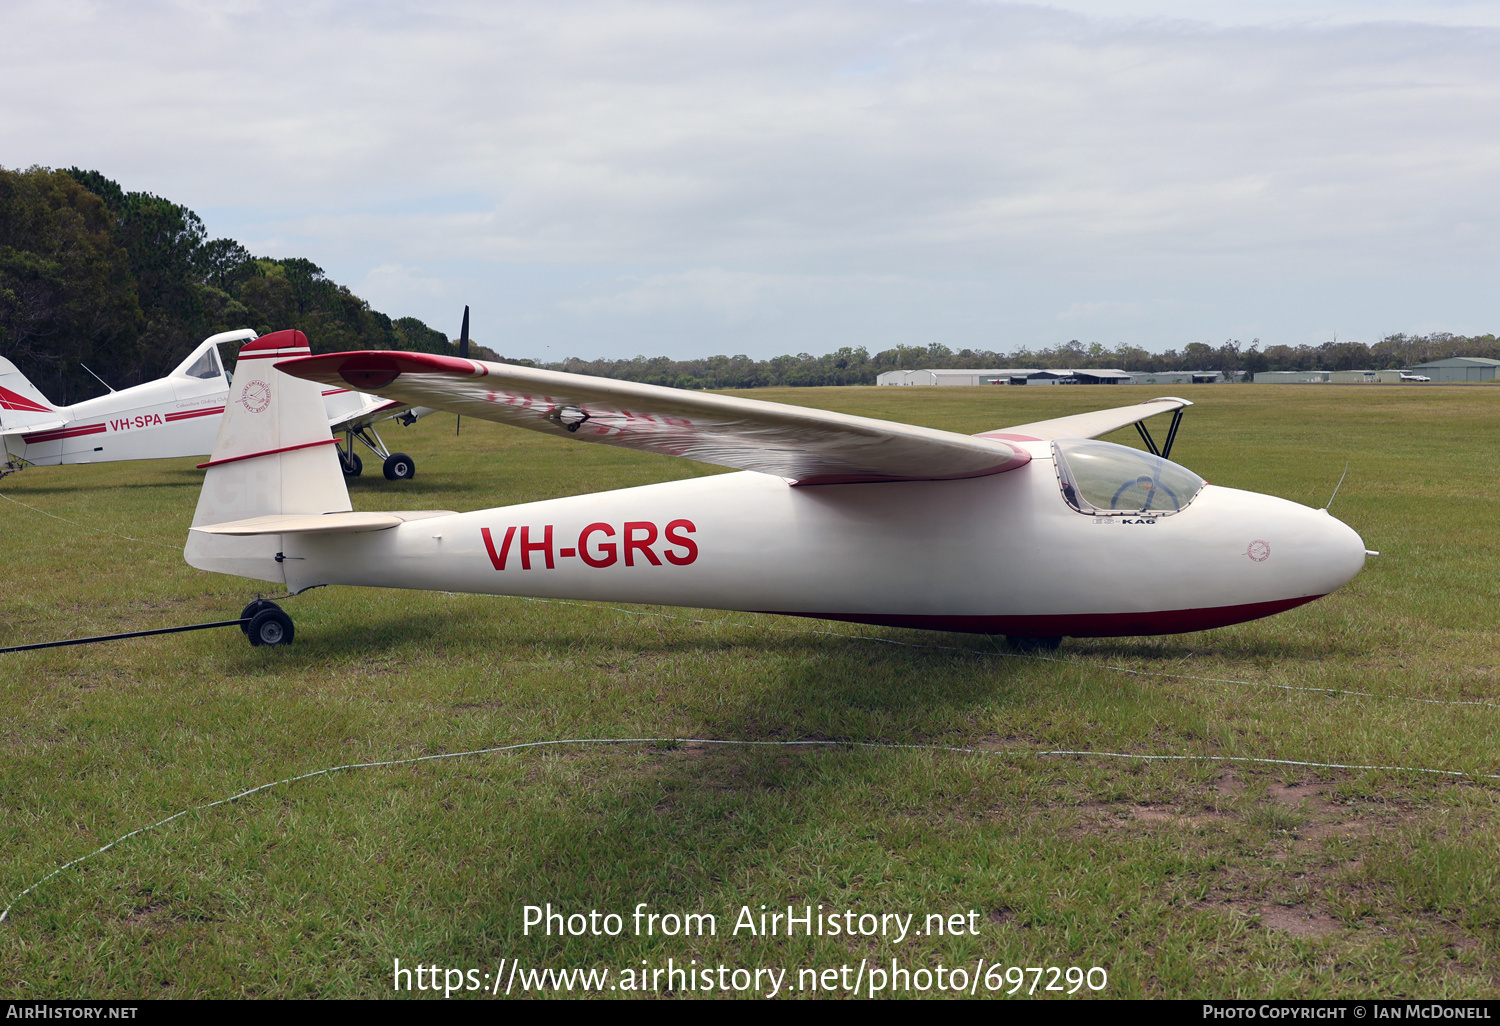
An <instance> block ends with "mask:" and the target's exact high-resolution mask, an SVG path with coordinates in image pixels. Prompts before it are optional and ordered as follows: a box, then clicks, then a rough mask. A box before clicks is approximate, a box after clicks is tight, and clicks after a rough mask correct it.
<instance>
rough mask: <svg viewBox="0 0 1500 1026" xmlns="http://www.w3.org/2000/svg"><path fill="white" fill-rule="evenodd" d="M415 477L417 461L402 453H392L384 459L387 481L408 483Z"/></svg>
mask: <svg viewBox="0 0 1500 1026" xmlns="http://www.w3.org/2000/svg"><path fill="white" fill-rule="evenodd" d="M416 476H417V461H416V460H414V459H412V458H411V457H410V456H408V455H406V453H404V452H393V453H391V454H390V455H389V456H387V457H386V459H385V479H386V480H387V481H410V480H411V479H412V478H414V477H416Z"/></svg>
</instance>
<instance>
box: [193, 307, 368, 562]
mask: <svg viewBox="0 0 1500 1026" xmlns="http://www.w3.org/2000/svg"><path fill="white" fill-rule="evenodd" d="M308 353H309V349H308V345H307V336H306V335H304V334H302V332H300V331H277V332H273V333H272V334H269V335H262V336H261V337H260V338H258V339H256V340H255V341H253V342H251V343H249V344H248V345H246V346H245V347H244V348H243V349H241V350H240V355H239V362H238V364H237V366H236V368H235V375H234V384H233V385H232V386H231V387H230V390H229V398H228V401H227V402H226V404H225V407H224V419H223V420H222V421H221V422H220V423H219V434H218V437H217V438H216V439H215V440H214V448H213V455H212V456H210V457H209V460H208V462H207V463H203V464H200V466H201V467H204V468H206V469H207V471H208V472H207V473H206V474H205V475H204V477H203V491H202V492H201V493H200V494H199V496H198V509H197V511H196V512H195V513H194V514H193V526H194V527H202V526H205V525H209V524H222V523H226V522H228V521H234V520H246V519H249V518H251V517H259V516H266V515H268V514H280V513H342V512H347V511H349V510H350V509H351V506H350V504H349V490H348V489H347V488H346V487H345V486H344V475H343V471H342V470H341V469H340V467H339V462H338V455H337V453H336V451H335V448H334V440H333V434H332V433H331V432H330V431H329V429H328V418H327V415H326V414H325V412H324V410H323V395H322V389H321V388H320V387H319V386H318V385H317V384H316V383H315V382H312V381H306V380H303V379H300V378H293V377H291V376H289V375H287V374H284V373H282V372H281V371H279V370H277V369H276V368H275V367H274V363H275V361H277V360H284V359H287V358H288V357H293V356H306V355H308ZM183 556H184V558H185V559H186V560H187V561H188V563H189V564H190V565H191V566H195V567H197V568H198V569H200V570H212V571H215V572H217V573H224V574H235V575H237V576H240V577H252V578H255V579H256V580H262V581H274V582H277V583H284V582H285V580H286V575H285V573H284V572H283V569H282V563H281V559H280V556H281V536H280V535H259V536H253V537H233V536H227V535H210V534H205V533H203V532H200V531H190V532H189V533H188V542H187V547H186V549H185V550H184V551H183Z"/></svg>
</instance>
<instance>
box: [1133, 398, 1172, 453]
mask: <svg viewBox="0 0 1500 1026" xmlns="http://www.w3.org/2000/svg"><path fill="white" fill-rule="evenodd" d="M1182 410H1183V407H1180V406H1179V407H1178V408H1177V409H1175V410H1173V411H1172V426H1171V427H1169V428H1167V443H1166V444H1165V445H1163V446H1162V447H1161V451H1160V452H1158V451H1157V449H1156V439H1154V438H1152V437H1151V432H1150V430H1149V429H1148V428H1147V427H1146V422H1145V421H1144V420H1138V421H1136V422H1135V429H1136V430H1137V431H1139V432H1140V433H1141V441H1143V442H1145V443H1146V450H1147V451H1148V452H1150V453H1151V455H1153V456H1160V457H1161V458H1162V459H1164V460H1169V459H1171V458H1172V443H1173V442H1175V441H1176V440H1177V425H1178V424H1181V423H1182Z"/></svg>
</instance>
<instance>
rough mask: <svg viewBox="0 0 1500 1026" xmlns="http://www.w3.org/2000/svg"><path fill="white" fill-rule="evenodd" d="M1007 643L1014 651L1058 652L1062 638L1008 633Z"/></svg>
mask: <svg viewBox="0 0 1500 1026" xmlns="http://www.w3.org/2000/svg"><path fill="white" fill-rule="evenodd" d="M1005 643H1006V644H1007V645H1009V646H1010V650H1011V651H1012V652H1056V651H1057V648H1058V646H1059V645H1061V644H1062V638H1020V637H1016V636H1015V635H1007V636H1006V639H1005Z"/></svg>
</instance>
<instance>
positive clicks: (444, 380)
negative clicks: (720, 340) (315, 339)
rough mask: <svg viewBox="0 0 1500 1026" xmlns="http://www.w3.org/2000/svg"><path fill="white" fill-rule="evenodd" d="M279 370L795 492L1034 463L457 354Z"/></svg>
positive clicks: (918, 433)
mask: <svg viewBox="0 0 1500 1026" xmlns="http://www.w3.org/2000/svg"><path fill="white" fill-rule="evenodd" d="M276 366H277V367H278V368H280V369H281V370H283V371H285V372H286V373H288V374H291V375H293V376H294V377H300V378H307V379H309V380H311V381H317V382H320V383H322V384H324V385H331V386H335V387H340V388H353V389H356V390H358V391H362V392H371V393H377V394H379V395H381V396H383V397H385V398H387V399H390V400H394V401H396V402H399V403H404V404H407V405H410V406H430V407H434V408H436V409H440V410H447V411H449V412H450V413H457V414H460V415H462V416H466V417H479V418H481V419H483V420H493V421H496V422H498V423H501V424H510V425H512V426H515V427H523V428H528V429H530V430H533V431H542V432H545V433H547V434H553V435H557V436H559V437H562V438H567V437H571V438H575V439H577V440H579V441H587V442H603V443H604V444H606V445H618V446H622V447H624V448H627V449H639V450H642V451H644V452H655V453H662V454H665V455H669V456H682V457H685V458H687V459H691V460H698V461H700V462H702V463H713V464H717V465H719V466H723V467H734V468H736V469H739V470H754V471H758V472H760V473H763V474H772V475H775V476H777V477H782V478H786V479H788V480H790V481H791V482H792V483H793V484H799V485H812V484H847V483H855V482H866V481H933V480H952V479H957V478H966V477H983V476H985V475H987V474H998V473H1002V472H1004V471H1007V470H1014V469H1015V468H1017V467H1020V466H1024V465H1025V464H1026V463H1027V462H1028V461H1029V460H1030V459H1031V457H1030V455H1029V454H1027V453H1026V452H1025V450H1024V449H1022V448H1020V447H1019V446H1016V445H1014V444H1013V443H1012V442H1010V441H1008V440H1006V439H1002V438H978V437H972V436H969V435H961V434H957V433H954V432H951V431H938V430H935V429H932V428H923V427H916V426H913V425H910V424H897V423H894V422H892V421H886V420H875V419H873V418H870V417H854V416H850V415H848V414H842V413H831V412H828V411H826V410H813V409H808V408H805V407H801V406H788V405H785V404H782V403H769V402H763V401H761V400H758V399H741V398H738V397H734V396H723V395H713V394H711V393H707V392H690V391H687V390H685V389H679V388H663V387H661V386H659V385H644V384H640V383H637V382H633V381H616V380H614V379H611V378H596V377H588V376H585V375H582V374H566V373H563V372H560V371H546V370H538V369H536V368H533V367H517V366H514V365H511V364H504V363H488V362H484V361H480V360H467V359H460V358H457V357H452V356H436V355H430V354H426V353H398V352H363V353H333V354H330V355H326V356H307V357H300V358H297V359H291V360H284V361H281V362H280V363H278V364H277V365H276Z"/></svg>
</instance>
